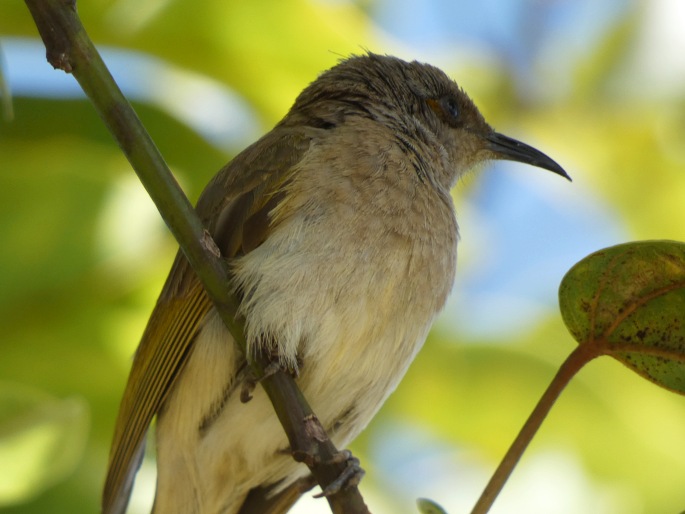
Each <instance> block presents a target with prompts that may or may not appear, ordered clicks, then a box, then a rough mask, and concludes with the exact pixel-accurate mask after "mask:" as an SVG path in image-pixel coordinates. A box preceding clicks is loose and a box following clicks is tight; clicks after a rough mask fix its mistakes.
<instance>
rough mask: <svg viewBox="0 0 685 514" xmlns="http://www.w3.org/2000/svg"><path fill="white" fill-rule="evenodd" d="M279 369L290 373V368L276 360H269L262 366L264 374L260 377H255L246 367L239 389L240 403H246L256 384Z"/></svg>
mask: <svg viewBox="0 0 685 514" xmlns="http://www.w3.org/2000/svg"><path fill="white" fill-rule="evenodd" d="M279 371H285V372H286V373H292V370H291V369H290V368H288V367H286V366H284V365H283V364H281V363H279V362H278V361H277V360H273V361H271V362H270V363H269V364H268V365H267V367H266V368H264V374H263V375H262V376H261V377H256V376H255V374H254V372H253V371H252V369H251V368H250V369H248V371H247V373H246V377H245V379H244V380H243V385H242V387H241V389H240V401H241V402H242V403H247V402H249V401H250V400H251V399H252V393H253V391H254V390H255V387H257V384H259V382H261V381H262V380H264V379H265V378H268V377H270V376H272V375H275V374H276V373H278V372H279Z"/></svg>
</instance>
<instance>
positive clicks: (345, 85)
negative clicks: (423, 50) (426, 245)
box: [286, 53, 570, 188]
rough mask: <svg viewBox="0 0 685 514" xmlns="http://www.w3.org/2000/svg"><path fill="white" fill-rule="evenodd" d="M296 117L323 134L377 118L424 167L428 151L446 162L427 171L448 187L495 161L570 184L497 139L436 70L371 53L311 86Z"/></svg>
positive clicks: (554, 167) (541, 161)
mask: <svg viewBox="0 0 685 514" xmlns="http://www.w3.org/2000/svg"><path fill="white" fill-rule="evenodd" d="M291 115H294V116H295V117H296V118H297V121H298V122H299V123H301V122H302V121H303V120H305V119H306V120H309V123H311V124H315V125H318V126H321V127H324V128H335V127H336V126H338V125H339V124H341V123H344V122H345V121H346V119H348V118H349V117H350V116H364V117H369V118H372V119H374V120H376V121H378V122H379V123H382V124H383V125H385V126H388V127H390V128H391V129H392V130H393V132H394V133H395V136H396V138H397V140H398V144H400V145H401V146H403V147H404V148H405V149H406V151H407V152H408V153H409V154H411V153H412V152H416V153H417V155H418V159H419V160H422V161H425V160H426V158H425V157H426V156H425V155H423V158H422V156H421V152H423V153H424V154H425V152H430V153H431V154H432V158H433V159H437V160H435V162H439V163H440V165H438V166H434V167H431V168H430V169H429V170H428V172H429V174H432V175H437V176H431V177H430V178H431V179H433V180H435V181H436V182H437V183H439V184H440V185H441V186H444V187H447V188H449V187H452V186H453V185H454V183H455V182H456V180H457V179H458V178H459V176H461V175H462V174H463V173H465V172H466V171H468V170H469V169H471V168H472V167H473V166H474V165H477V164H479V163H482V162H484V161H488V160H493V159H504V160H510V161H517V162H522V163H526V164H530V165H532V166H537V167H539V168H544V169H547V170H550V171H552V172H554V173H557V174H559V175H561V176H563V177H565V178H567V179H569V180H570V177H569V176H568V175H567V174H566V172H565V171H564V170H563V168H562V167H561V166H560V165H559V164H557V163H556V162H555V161H554V160H552V159H551V158H550V157H548V156H547V155H545V154H544V153H542V152H540V151H539V150H536V149H535V148H533V147H531V146H529V145H527V144H525V143H522V142H520V141H517V140H516V139H512V138H510V137H508V136H505V135H503V134H500V133H498V132H495V130H493V128H492V127H491V126H490V125H489V124H488V123H487V122H486V121H485V119H484V118H483V116H482V114H481V113H480V111H479V110H478V108H477V107H476V106H475V104H474V103H473V101H472V100H471V99H470V98H469V97H468V95H467V94H466V93H465V92H464V91H463V90H462V89H461V88H460V87H459V86H458V85H457V83H456V82H454V81H453V80H452V79H450V78H449V77H448V76H447V75H446V74H445V73H444V72H443V71H441V70H440V69H438V68H436V67H434V66H431V65H429V64H423V63H419V62H416V61H413V62H406V61H403V60H401V59H398V58H396V57H391V56H383V55H377V54H372V53H369V54H365V55H360V56H353V57H350V58H348V59H345V60H343V61H341V62H340V63H339V64H338V65H336V66H334V67H333V68H331V69H330V70H328V71H326V72H324V73H323V74H322V75H321V76H320V77H319V78H318V79H317V80H316V81H314V82H313V83H312V84H310V85H309V86H308V87H307V88H306V89H305V90H304V91H303V92H302V93H301V94H300V96H299V97H298V99H297V100H296V102H295V104H294V106H293V108H292V110H291ZM286 119H287V118H286ZM421 147H423V148H421ZM410 157H412V156H410Z"/></svg>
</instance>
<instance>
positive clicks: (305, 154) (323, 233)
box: [102, 52, 570, 514]
mask: <svg viewBox="0 0 685 514" xmlns="http://www.w3.org/2000/svg"><path fill="white" fill-rule="evenodd" d="M498 159H502V160H511V161H518V162H521V163H526V164H529V165H532V166H535V167H539V168H543V169H546V170H549V171H552V172H554V173H556V174H558V175H561V176H563V177H565V178H568V179H569V180H570V178H569V176H568V175H567V173H566V172H565V171H564V169H563V168H562V167H561V166H560V165H559V164H557V163H556V162H555V161H554V160H552V159H551V158H550V157H548V156H547V155H545V154H544V153H542V152H540V151H539V150H536V149H535V148H533V147H531V146H529V145H527V144H524V143H522V142H520V141H518V140H516V139H512V138H510V137H508V136H505V135H503V134H501V133H498V132H496V131H495V130H494V129H493V128H492V127H491V126H490V125H489V124H488V123H487V122H486V121H485V119H484V118H483V116H482V115H481V113H480V112H479V110H478V108H477V107H476V106H475V104H474V103H473V102H472V100H471V99H470V98H469V97H468V95H467V94H466V93H465V92H464V91H463V90H462V89H461V88H460V87H459V86H458V84H457V83H456V82H455V81H453V80H452V79H451V78H450V77H449V76H448V75H447V74H446V73H444V72H443V71H441V70H440V69H439V68H437V67H434V66H432V65H429V64H425V63H421V62H417V61H411V62H410V61H405V60H402V59H399V58H397V57H393V56H389V55H381V54H375V53H371V52H366V53H363V54H360V55H352V56H349V57H346V58H343V59H341V60H340V61H339V62H338V63H337V64H336V65H334V66H333V67H332V68H330V69H328V70H327V71H325V72H323V73H322V74H320V75H319V76H318V78H316V79H315V80H314V81H313V82H312V83H311V84H309V85H308V86H307V87H306V88H305V89H304V90H303V91H302V92H301V93H300V94H299V95H298V97H297V98H296V100H295V102H294V104H293V105H292V107H291V108H290V110H289V111H288V112H287V114H286V115H285V117H284V118H283V119H282V120H281V121H280V122H279V123H277V124H276V125H275V127H274V128H273V129H272V130H271V131H270V132H268V133H266V134H265V135H264V136H262V137H261V138H260V139H259V140H257V141H256V142H255V143H253V144H252V145H250V146H248V147H247V148H246V149H245V150H243V151H242V152H241V153H239V154H238V155H237V156H236V157H235V158H233V159H232V160H231V161H230V162H229V163H228V164H227V165H226V166H224V167H223V168H222V169H221V170H220V171H219V172H218V173H217V174H216V176H215V177H214V178H213V179H212V180H211V181H210V182H209V184H208V185H207V187H206V188H205V189H204V191H203V192H202V194H201V195H200V198H199V200H198V202H197V204H196V211H197V213H198V215H199V216H200V218H201V220H202V222H203V223H204V226H205V227H206V229H207V230H208V232H209V233H210V234H211V235H212V237H213V238H214V240H215V242H216V244H217V245H218V248H219V249H220V251H221V254H222V256H223V258H224V259H226V260H227V263H228V266H229V270H230V280H231V283H230V284H229V286H230V287H231V290H232V291H233V292H234V293H235V294H236V295H237V297H238V299H239V302H240V307H239V310H238V313H237V316H239V317H241V319H242V320H243V321H244V327H245V329H244V331H245V338H246V341H247V356H248V357H249V355H254V353H255V352H266V354H268V355H269V356H271V358H272V360H273V362H275V363H276V364H277V365H278V366H280V367H282V369H286V370H289V371H290V372H292V373H293V375H294V376H295V377H296V382H297V384H298V386H299V387H300V388H301V390H302V391H303V393H304V396H305V397H306V398H307V400H308V401H309V403H310V404H311V406H312V408H313V411H314V412H315V413H316V415H317V416H318V418H319V420H320V421H321V423H322V425H323V427H324V428H325V429H326V431H327V433H328V435H329V436H330V438H331V440H332V441H333V442H334V443H335V444H336V446H337V447H339V448H340V447H345V446H347V445H348V444H349V443H350V442H351V441H352V440H353V439H354V438H355V437H356V436H357V435H358V434H359V433H360V432H361V430H362V429H363V428H364V427H365V426H366V425H367V424H368V423H369V421H370V420H371V419H372V418H373V416H374V414H375V413H376V412H377V411H378V409H379V408H380V407H381V405H382V404H383V402H384V401H385V399H386V398H387V397H388V395H389V394H390V393H391V392H392V391H393V390H394V389H395V388H396V386H397V385H398V383H399V382H400V380H401V378H402V377H403V375H404V374H405V371H406V370H407V368H408V366H409V365H410V363H411V362H412V360H413V359H414V357H415V356H416V354H417V352H418V351H419V350H420V348H421V346H422V345H423V343H424V342H425V340H426V336H427V334H428V331H429V329H430V327H431V324H432V322H433V320H434V319H435V317H436V315H437V314H438V313H439V312H440V311H441V309H442V308H443V306H444V305H445V301H446V299H447V297H448V294H449V292H450V290H451V288H452V285H453V281H454V276H455V269H456V259H457V243H458V239H459V234H458V225H457V219H456V215H455V209H454V204H453V199H452V196H451V189H452V188H453V186H454V185H455V183H456V182H457V180H458V179H459V178H460V177H462V176H463V175H464V174H466V173H467V172H468V171H469V170H471V169H472V168H474V167H476V166H477V165H479V164H481V163H485V162H488V161H491V160H498ZM248 357H246V356H245V355H243V354H242V353H241V352H240V351H239V350H238V348H237V345H236V344H235V343H234V341H233V339H232V337H231V335H230V334H229V332H228V330H227V329H226V327H225V326H224V324H223V322H222V320H221V319H220V317H219V315H218V314H217V312H216V310H215V308H214V307H213V305H212V303H211V301H210V300H209V298H208V296H207V294H206V293H205V291H204V289H203V287H202V285H201V283H200V281H199V279H198V278H197V276H196V275H195V273H194V272H193V270H192V269H191V267H190V265H189V264H188V262H187V260H186V258H185V257H184V255H183V253H182V252H181V251H179V253H178V254H177V256H176V258H175V261H174V263H173V266H172V269H171V271H170V274H169V276H168V279H167V281H166V283H165V285H164V286H163V289H162V292H161V294H160V296H159V299H158V300H157V303H156V305H155V307H154V309H153V312H152V315H151V317H150V320H149V322H148V325H147V327H146V328H145V331H144V333H143V336H142V339H141V342H140V344H139V346H138V349H137V351H136V353H135V355H134V358H133V362H132V368H131V372H130V375H129V378H128V382H127V384H126V387H125V390H124V395H123V399H122V402H121V406H120V409H119V414H118V417H117V421H116V426H115V430H114V436H113V442H112V447H111V452H110V460H109V467H108V471H107V476H106V480H105V486H104V492H103V497H102V511H103V513H104V514H121V513H123V512H125V510H126V507H127V503H128V500H129V496H130V492H131V488H132V485H133V482H134V479H135V474H136V471H137V468H138V467H139V464H140V461H141V459H142V454H143V449H144V446H145V440H146V434H147V432H148V430H149V429H150V426H151V423H152V421H153V419H156V426H155V441H156V455H157V462H156V464H157V487H156V494H155V500H154V505H153V507H152V512H153V513H154V514H180V513H184V514H249V513H256V512H260V513H271V514H275V513H277V512H286V511H287V510H288V509H289V507H290V506H291V505H292V504H293V502H294V501H295V500H296V499H297V498H298V497H299V496H300V494H302V489H298V486H299V484H301V483H302V481H303V480H306V478H307V474H308V470H307V468H306V467H305V466H304V465H303V464H300V463H297V462H295V461H294V460H293V459H292V457H291V456H290V455H289V452H288V441H287V439H286V437H285V434H284V432H283V429H282V428H281V426H280V424H279V422H278V420H277V418H276V415H275V414H274V412H273V408H272V406H271V404H270V403H269V401H268V398H267V396H266V394H265V393H264V391H263V390H262V389H261V388H259V387H257V388H256V389H255V390H254V391H253V393H252V398H251V399H250V401H247V402H243V401H241V390H242V389H243V388H244V386H245V384H246V383H247V382H249V380H250V373H249V366H248V365H247V358H248ZM243 400H244V398H243Z"/></svg>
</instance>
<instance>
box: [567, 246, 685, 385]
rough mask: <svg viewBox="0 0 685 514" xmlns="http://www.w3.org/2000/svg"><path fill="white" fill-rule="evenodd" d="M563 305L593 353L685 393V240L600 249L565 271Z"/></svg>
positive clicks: (577, 336)
mask: <svg viewBox="0 0 685 514" xmlns="http://www.w3.org/2000/svg"><path fill="white" fill-rule="evenodd" d="M559 305H560V308H561V314H562V317H563V319H564V322H565V323H566V326H567V328H568V329H569V331H570V332H571V334H572V335H573V337H574V338H575V339H576V340H577V341H578V342H579V343H580V344H581V345H586V346H587V347H588V350H589V351H590V352H592V353H594V354H596V355H603V354H607V355H611V356H612V357H614V358H616V359H618V360H619V361H620V362H622V363H623V364H625V365H626V366H628V367H629V368H631V369H633V370H635V371H636V372H637V373H639V374H640V375H642V376H644V377H645V378H647V379H649V380H651V381H653V382H655V383H656V384H658V385H660V386H663V387H665V388H667V389H671V390H673V391H676V392H679V393H682V394H685V243H680V242H677V241H640V242H633V243H626V244H621V245H617V246H613V247H610V248H606V249H604V250H600V251H598V252H595V253H593V254H591V255H589V256H588V257H586V258H585V259H583V260H581V261H580V262H579V263H577V264H576V265H575V266H574V267H573V268H571V270H570V271H569V272H568V273H567V274H566V276H565V277H564V279H563V280H562V283H561V286H560V288H559Z"/></svg>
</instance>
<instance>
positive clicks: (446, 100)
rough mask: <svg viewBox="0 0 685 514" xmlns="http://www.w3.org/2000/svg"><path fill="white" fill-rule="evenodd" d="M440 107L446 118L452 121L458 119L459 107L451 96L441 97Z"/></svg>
mask: <svg viewBox="0 0 685 514" xmlns="http://www.w3.org/2000/svg"><path fill="white" fill-rule="evenodd" d="M440 107H442V110H443V111H444V112H445V114H446V115H447V117H448V118H451V119H452V120H453V121H456V120H457V119H459V105H458V103H457V99H456V98H454V97H453V96H443V97H442V98H441V99H440Z"/></svg>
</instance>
